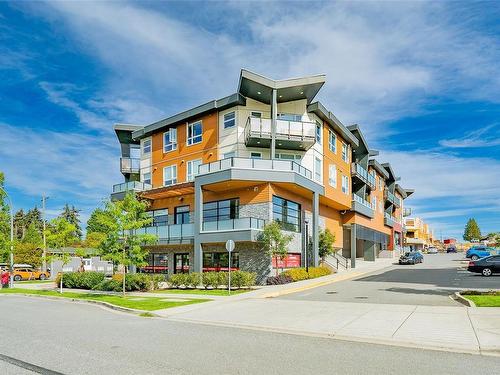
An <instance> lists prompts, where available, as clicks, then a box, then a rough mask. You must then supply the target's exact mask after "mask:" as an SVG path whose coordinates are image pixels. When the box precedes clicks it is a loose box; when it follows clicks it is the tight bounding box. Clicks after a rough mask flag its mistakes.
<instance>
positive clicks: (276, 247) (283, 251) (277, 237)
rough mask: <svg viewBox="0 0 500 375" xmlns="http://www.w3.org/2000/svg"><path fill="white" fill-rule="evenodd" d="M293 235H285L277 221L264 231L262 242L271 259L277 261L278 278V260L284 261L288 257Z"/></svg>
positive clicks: (265, 227)
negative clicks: (288, 247)
mask: <svg viewBox="0 0 500 375" xmlns="http://www.w3.org/2000/svg"><path fill="white" fill-rule="evenodd" d="M292 239H293V235H291V234H285V233H284V232H283V231H282V230H281V225H280V224H279V223H278V222H277V221H271V222H270V223H268V224H266V225H265V226H264V228H263V230H262V233H261V236H260V241H261V242H262V243H263V244H264V247H265V249H266V251H267V254H269V256H271V259H276V276H277V275H278V260H280V261H283V260H284V259H286V257H287V255H288V249H287V246H288V244H289V243H290V242H291V241H292Z"/></svg>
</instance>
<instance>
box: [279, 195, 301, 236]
mask: <svg viewBox="0 0 500 375" xmlns="http://www.w3.org/2000/svg"><path fill="white" fill-rule="evenodd" d="M273 219H274V220H276V221H277V222H278V223H280V225H281V228H282V229H284V230H290V231H294V232H300V204H298V203H295V202H292V201H289V200H287V199H284V198H280V197H277V196H275V195H273Z"/></svg>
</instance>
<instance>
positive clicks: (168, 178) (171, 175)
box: [163, 165, 177, 186]
mask: <svg viewBox="0 0 500 375" xmlns="http://www.w3.org/2000/svg"><path fill="white" fill-rule="evenodd" d="M176 183H177V165H170V166H168V167H165V168H163V185H164V186H169V185H173V184H176Z"/></svg>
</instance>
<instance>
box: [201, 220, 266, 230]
mask: <svg viewBox="0 0 500 375" xmlns="http://www.w3.org/2000/svg"><path fill="white" fill-rule="evenodd" d="M264 225H266V221H265V220H264V219H258V218H255V217H240V218H237V219H229V220H217V221H204V222H203V224H202V231H204V232H214V231H226V230H245V229H263V228H264Z"/></svg>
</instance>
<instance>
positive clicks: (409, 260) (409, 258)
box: [399, 251, 424, 264]
mask: <svg viewBox="0 0 500 375" xmlns="http://www.w3.org/2000/svg"><path fill="white" fill-rule="evenodd" d="M423 261H424V256H423V255H422V254H421V253H420V252H418V251H411V252H407V253H404V254H403V255H401V256H400V257H399V264H417V263H422V262H423Z"/></svg>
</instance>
